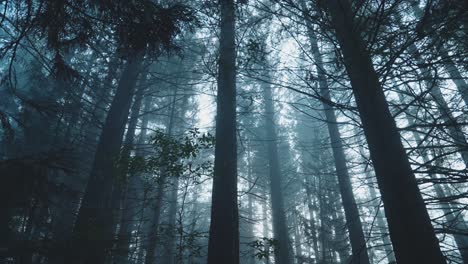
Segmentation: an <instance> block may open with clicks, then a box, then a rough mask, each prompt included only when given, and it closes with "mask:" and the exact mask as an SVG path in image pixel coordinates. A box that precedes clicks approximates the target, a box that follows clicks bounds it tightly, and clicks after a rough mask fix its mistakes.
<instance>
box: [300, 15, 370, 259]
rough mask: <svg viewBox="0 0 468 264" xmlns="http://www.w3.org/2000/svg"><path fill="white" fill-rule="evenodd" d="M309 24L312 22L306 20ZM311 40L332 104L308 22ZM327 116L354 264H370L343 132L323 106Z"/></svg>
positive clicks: (322, 87)
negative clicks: (349, 171) (347, 162)
mask: <svg viewBox="0 0 468 264" xmlns="http://www.w3.org/2000/svg"><path fill="white" fill-rule="evenodd" d="M307 21H309V20H307ZM308 34H309V41H310V44H311V49H312V54H313V57H314V60H315V63H316V68H317V75H318V80H319V88H320V90H321V93H322V96H323V98H324V99H325V100H327V101H331V96H330V89H329V87H328V83H327V80H326V73H325V70H324V65H323V62H322V56H321V54H320V50H319V48H318V45H317V39H316V36H315V33H314V32H313V31H312V28H311V23H310V22H309V23H308ZM323 108H324V111H325V117H326V121H327V128H328V133H329V135H330V141H331V147H332V151H333V157H334V161H335V168H336V175H337V178H338V186H339V190H340V194H341V201H342V203H343V208H344V210H345V217H346V226H347V227H348V230H349V239H350V241H351V247H352V251H353V255H352V259H351V263H360V264H368V263H369V255H368V253H367V246H366V239H365V236H364V231H363V228H362V223H361V219H360V217H359V209H358V206H357V204H356V201H355V199H354V194H353V186H352V184H351V179H350V176H349V173H348V168H347V166H346V157H345V153H344V148H343V144H342V142H341V136H340V131H339V128H338V124H337V121H336V116H335V112H334V110H333V108H332V107H331V106H329V105H328V104H327V103H325V102H324V103H323Z"/></svg>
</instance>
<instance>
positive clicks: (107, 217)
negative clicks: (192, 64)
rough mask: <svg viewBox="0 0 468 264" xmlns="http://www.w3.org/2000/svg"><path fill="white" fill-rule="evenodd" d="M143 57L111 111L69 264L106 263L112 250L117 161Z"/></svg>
mask: <svg viewBox="0 0 468 264" xmlns="http://www.w3.org/2000/svg"><path fill="white" fill-rule="evenodd" d="M143 55H144V53H143V52H140V53H138V54H136V55H135V56H134V57H132V58H131V59H129V60H128V62H127V65H126V66H125V69H124V71H123V73H122V77H121V79H120V82H119V86H118V87H117V92H116V94H115V96H114V99H113V101H112V104H111V107H110V109H109V113H108V115H107V118H106V122H105V124H104V128H103V130H102V132H101V136H100V138H99V143H98V147H97V150H96V154H95V159H94V163H93V168H92V170H91V174H90V178H89V181H88V184H87V187H86V191H85V194H84V197H83V200H82V203H81V207H80V210H79V212H78V217H77V221H76V224H75V228H74V236H75V238H74V239H75V242H76V245H75V249H76V250H77V251H76V253H77V254H73V255H72V256H71V257H70V260H69V262H70V263H89V264H91V263H96V264H101V263H104V262H105V259H106V255H107V254H108V251H109V250H110V248H111V247H112V240H113V236H114V232H113V231H114V230H112V227H113V224H112V221H113V217H112V216H113V215H114V214H113V208H112V189H113V187H114V186H113V180H114V178H113V177H114V172H115V164H114V161H115V159H116V158H117V157H118V156H119V154H120V147H121V144H122V137H123V134H124V132H125V124H126V123H127V119H128V114H129V111H130V104H131V101H132V98H133V94H134V91H135V86H136V82H137V77H138V74H139V72H140V67H141V64H142V61H143Z"/></svg>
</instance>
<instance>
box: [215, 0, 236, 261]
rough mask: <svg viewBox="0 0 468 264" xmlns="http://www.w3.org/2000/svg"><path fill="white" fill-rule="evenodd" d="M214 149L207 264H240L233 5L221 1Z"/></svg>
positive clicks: (224, 0) (232, 3)
mask: <svg viewBox="0 0 468 264" xmlns="http://www.w3.org/2000/svg"><path fill="white" fill-rule="evenodd" d="M220 4H221V33H220V34H221V35H220V40H219V41H220V48H219V66H218V67H219V68H218V96H217V111H216V112H217V115H216V136H215V138H216V146H215V162H214V163H215V164H214V176H213V177H214V178H213V194H212V205H211V224H210V235H209V242H208V263H209V264H219V263H225V264H237V263H239V211H238V207H237V139H236V138H237V137H236V48H235V10H236V8H235V4H234V1H233V0H221V1H220Z"/></svg>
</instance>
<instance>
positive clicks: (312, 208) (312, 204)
mask: <svg viewBox="0 0 468 264" xmlns="http://www.w3.org/2000/svg"><path fill="white" fill-rule="evenodd" d="M305 178H306V182H305V189H306V197H307V208H308V209H309V214H310V223H309V224H310V235H311V236H312V248H313V251H314V256H315V261H316V262H317V263H320V250H319V245H318V240H319V237H318V235H317V223H316V220H315V215H314V212H316V208H317V202H316V200H315V199H314V198H313V197H312V186H311V183H310V180H309V177H307V176H305ZM314 189H315V188H314Z"/></svg>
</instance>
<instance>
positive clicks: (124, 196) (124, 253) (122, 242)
mask: <svg viewBox="0 0 468 264" xmlns="http://www.w3.org/2000/svg"><path fill="white" fill-rule="evenodd" d="M145 75H146V74H142V76H143V78H145ZM144 89H145V85H142V87H141V88H140V89H139V91H138V93H137V95H136V96H135V101H134V102H133V106H132V112H131V115H130V120H129V122H128V129H127V133H126V135H125V139H124V146H123V150H122V161H121V164H119V166H120V169H119V174H120V175H119V177H117V178H116V182H115V183H114V184H115V186H116V187H117V188H114V190H115V191H114V193H113V195H112V199H113V204H114V206H113V207H114V208H120V207H122V209H121V210H122V213H121V215H120V219H119V225H120V228H119V233H118V237H117V241H116V246H115V247H116V252H115V253H114V257H115V261H116V262H117V263H122V264H124V263H126V262H127V261H128V254H129V246H130V240H131V231H132V223H133V217H134V212H135V210H136V208H135V207H136V204H135V203H134V202H133V201H131V199H135V197H136V193H135V192H136V190H135V187H136V185H137V183H136V178H137V177H138V176H137V175H127V174H128V165H129V160H128V159H129V158H130V153H131V150H132V148H133V146H134V143H135V142H134V141H135V131H136V128H137V124H138V120H139V116H140V109H141V106H142V102H143V94H144ZM148 98H151V97H148ZM150 102H151V99H149V100H146V102H145V103H146V104H150ZM145 108H147V106H146V105H145ZM115 223H117V221H115Z"/></svg>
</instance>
